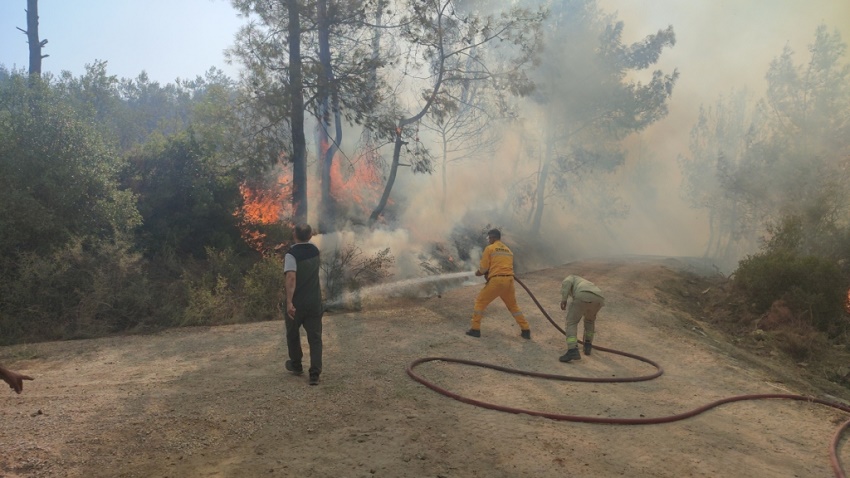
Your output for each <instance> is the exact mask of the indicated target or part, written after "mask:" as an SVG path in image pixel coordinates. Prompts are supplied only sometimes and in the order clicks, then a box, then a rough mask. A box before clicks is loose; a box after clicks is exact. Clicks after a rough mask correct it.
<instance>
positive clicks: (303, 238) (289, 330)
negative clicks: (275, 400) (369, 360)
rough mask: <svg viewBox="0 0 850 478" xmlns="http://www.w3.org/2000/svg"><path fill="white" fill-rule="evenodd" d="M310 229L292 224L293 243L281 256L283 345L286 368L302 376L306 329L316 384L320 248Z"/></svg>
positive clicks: (318, 369)
mask: <svg viewBox="0 0 850 478" xmlns="http://www.w3.org/2000/svg"><path fill="white" fill-rule="evenodd" d="M312 237H313V229H312V228H311V227H310V225H309V224H298V225H296V226H295V244H293V245H292V247H291V248H289V251H288V252H287V253H286V256H284V260H283V271H284V274H285V276H286V311H285V314H284V315H285V323H286V346H287V349H289V360H287V361H286V364H285V367H286V370H289V371H290V372H292V373H294V374H296V375H301V374H302V373H304V368H303V366H302V365H301V359H302V358H303V356H304V353H303V352H302V350H301V327H302V326H303V327H304V331H305V332H307V343H308V344H309V345H310V385H318V384H319V375H320V374H321V373H322V315H324V312H325V311H324V307H323V306H322V289H321V286H320V284H319V267H320V266H321V259H320V257H319V248H317V247H316V246H315V245H313V244H312V243H310V239H311V238H312Z"/></svg>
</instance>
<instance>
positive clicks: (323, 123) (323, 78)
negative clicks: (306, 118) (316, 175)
mask: <svg viewBox="0 0 850 478" xmlns="http://www.w3.org/2000/svg"><path fill="white" fill-rule="evenodd" d="M316 7H317V10H318V24H319V25H318V27H319V61H320V63H321V65H322V74H321V75H320V76H319V99H320V101H321V108H320V112H321V117H320V118H319V138H320V143H321V144H322V145H323V146H324V148H323V149H320V153H321V154H322V157H321V168H320V169H321V195H322V205H321V208H320V213H319V230H321V231H322V232H330V231H333V230H334V229H335V224H334V217H335V216H336V203H335V200H334V198H333V196H332V195H331V168H332V167H333V159H334V155H335V154H336V151H337V148H338V147H339V143H340V142H341V141H342V125H341V124H340V117H339V108H338V105H337V102H338V100H337V98H338V95H336V94H335V93H333V92H332V90H333V89H334V88H333V83H334V74H333V66H332V65H331V47H330V22H329V20H328V4H327V0H318V2H317V3H316ZM331 96H333V97H334V124H335V126H336V135H335V138H334V139H333V140H331V139H330V134H329V133H328V128H329V127H330V116H331V105H330V98H331Z"/></svg>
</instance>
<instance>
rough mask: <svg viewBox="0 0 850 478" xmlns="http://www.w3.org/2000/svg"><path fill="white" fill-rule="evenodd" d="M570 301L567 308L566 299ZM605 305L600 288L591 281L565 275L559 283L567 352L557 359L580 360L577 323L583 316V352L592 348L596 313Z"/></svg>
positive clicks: (565, 360) (563, 360) (588, 352)
mask: <svg viewBox="0 0 850 478" xmlns="http://www.w3.org/2000/svg"><path fill="white" fill-rule="evenodd" d="M570 297H572V303H571V304H570V308H569V310H567V300H568V299H569V298H570ZM604 305H605V298H604V297H603V296H602V290H601V289H600V288H599V287H596V285H595V284H594V283H593V282H590V281H589V280H587V279H583V278H581V277H579V276H576V275H569V276H567V277H566V278H565V279H564V281H563V282H562V283H561V310H567V328H566V332H567V353H565V354H564V355H562V356H561V357H560V358H559V359H558V360H560V361H561V362H571V361H573V360H581V355H580V354H579V351H578V323H579V322H580V321H581V319H582V318H584V339H583V341H582V342H584V354H585V355H590V353H591V351H592V350H593V344H592V343H593V334H594V332H595V331H596V314H597V313H599V309H601V308H602V306H604Z"/></svg>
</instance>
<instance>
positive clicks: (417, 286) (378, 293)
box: [326, 271, 475, 309]
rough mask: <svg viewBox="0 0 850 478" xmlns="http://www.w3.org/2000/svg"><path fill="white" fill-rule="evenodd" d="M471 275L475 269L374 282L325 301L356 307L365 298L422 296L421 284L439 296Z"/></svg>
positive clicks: (336, 305)
mask: <svg viewBox="0 0 850 478" xmlns="http://www.w3.org/2000/svg"><path fill="white" fill-rule="evenodd" d="M473 277H475V271H469V272H452V273H448V274H438V275H433V276H426V277H416V278H413V279H404V280H399V281H395V282H388V283H385V284H375V285H371V286H368V287H363V288H362V289H357V290H355V291H346V292H344V293H343V294H342V295H341V296H340V297H337V298H335V299H333V300H331V301H329V302H327V303H326V307H331V308H333V307H340V306H343V305H349V304H352V305H353V307H352V308H355V309H356V308H359V306H360V304H361V303H362V301H363V300H364V299H366V298H376V297H396V296H400V295H404V296H422V295H423V288H422V287H421V286H423V285H432V287H431V288H428V289H427V290H426V291H425V292H430V293H432V294H434V293H435V294H436V295H437V297H440V295H441V294H442V293H443V291H445V290H448V289H451V288H453V287H457V286H460V285H461V284H463V283H464V282H466V280H469V279H472V278H473ZM451 281H455V282H457V284H454V285H452V284H446V282H451ZM346 308H349V307H346Z"/></svg>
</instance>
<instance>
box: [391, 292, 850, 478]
mask: <svg viewBox="0 0 850 478" xmlns="http://www.w3.org/2000/svg"><path fill="white" fill-rule="evenodd" d="M514 279H515V280H516V282H517V283H518V284H519V285H520V286H522V288H523V289H525V291H526V292H527V293H528V295H529V296H530V297H531V300H533V301H534V304H535V305H537V307H538V308H539V309H540V312H542V313H543V316H544V317H546V319H547V320H548V321H549V323H551V324H552V326H554V327H555V328H556V329H558V331H559V332H561V334H564V335H566V332H565V331H564V329H562V328H561V327H559V326H558V324H556V323H555V321H554V320H552V318H551V317H549V314H548V313H547V312H546V310H545V309H544V308H543V306H542V305H541V304H540V302H538V301H537V298H536V297H535V296H534V294H533V293H532V292H531V290H529V288H528V287H526V285H525V284H524V283H523V282H522V281H521V280H519V278H517V277H516V276H514ZM593 349H594V350H598V351H602V352H608V353H612V354H616V355H622V356H624V357H629V358H633V359H635V360H639V361H641V362H645V363H648V364H650V365H652V366H653V367H655V368H656V372H655V373H653V374H650V375H642V376H637V377H623V378H594V377H572V376H568V375H556V374H548V373H538V372H529V371H525V370H517V369H512V368H508V367H502V366H499V365H493V364H488V363H484V362H477V361H474V360H465V359H457V358H450V357H424V358H420V359H417V360H414V361H413V362H412V363H411V364H410V365H408V366H407V374H408V375H409V376H410V377H411V378H412V379H413V380H416V381H417V382H419V383H421V384H422V385H425V386H426V387H428V388H430V389H431V390H434V391H435V392H437V393H440V394H442V395H445V396H447V397H450V398H453V399H455V400H458V401H460V402H463V403H468V404H470V405H475V406H478V407H482V408H487V409H490V410H498V411H501V412H508V413H517V414H519V413H524V414H526V415H533V416H537V417H544V418H549V419H552V420H560V421H568V422H584V423H606V424H612V425H651V424H657V423H669V422H675V421H677V420H683V419H685V418H690V417H693V416H696V415H699V414H700V413H703V412H705V411H707V410H710V409H712V408H715V407H718V406H720V405H723V404H726V403H732V402H743V401H748V400H764V399H785V400H798V401H803V402H810V403H818V404H821V405H826V406H828V407H832V408H837V409H839V410H843V411H845V412H850V406H847V405H843V404H840V403H835V402H830V401H827V400H822V399H819V398H814V397H806V396H803V395H791V394H778V393H767V394H757V395H736V396H733V397H728V398H724V399H721V400H717V401H714V402H711V403H708V404H706V405H703V406H701V407H699V408H695V409H693V410H690V411H687V412H683V413H679V414H676V415H670V416H666V417H655V418H606V417H589V416H580V415H564V414H559V413H548V412H540V411H535V410H525V409H522V408H514V407H507V406H503V405H498V404H495V403H489V402H484V401H481V400H475V399H472V398H469V397H464V396H462V395H459V394H457V393H454V392H451V391H449V390H446V389H444V388H442V387H439V386H437V385H435V384H433V383H431V382H429V381H427V380H425V379H424V378H422V377H421V376H420V375H417V374H416V372H414V371H413V369H414V368H416V367H417V366H418V365H421V364H423V363H426V362H436V361H439V362H450V363H458V364H464V365H472V366H475V367H482V368H488V369H492V370H498V371H500V372H506V373H512V374H516V375H525V376H529V377H538V378H545V379H550V380H562V381H569V382H596V383H613V382H642V381H646V380H652V379H654V378H656V377H660V376H661V374H663V373H664V369H663V368H661V366H660V365H658V364H657V363H655V362H653V361H652V360H650V359H648V358H645V357H641V356H639V355H635V354H631V353H628V352H621V351H619V350H614V349H610V348H606V347H600V346H598V345H594V346H593ZM848 428H850V420H848V421H846V422H844V424H842V425H841V426H840V427H839V428H838V430H836V432H835V435H834V436H833V438H832V444H831V447H830V451H829V455H830V463H831V465H832V470H833V472H834V473H835V476H836V478H847V475H846V474H845V473H844V469H843V468H842V466H841V462H840V460H839V459H838V445H839V443H840V442H841V437H842V435H843V433H844V432H845V431H846V430H847V429H848Z"/></svg>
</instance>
